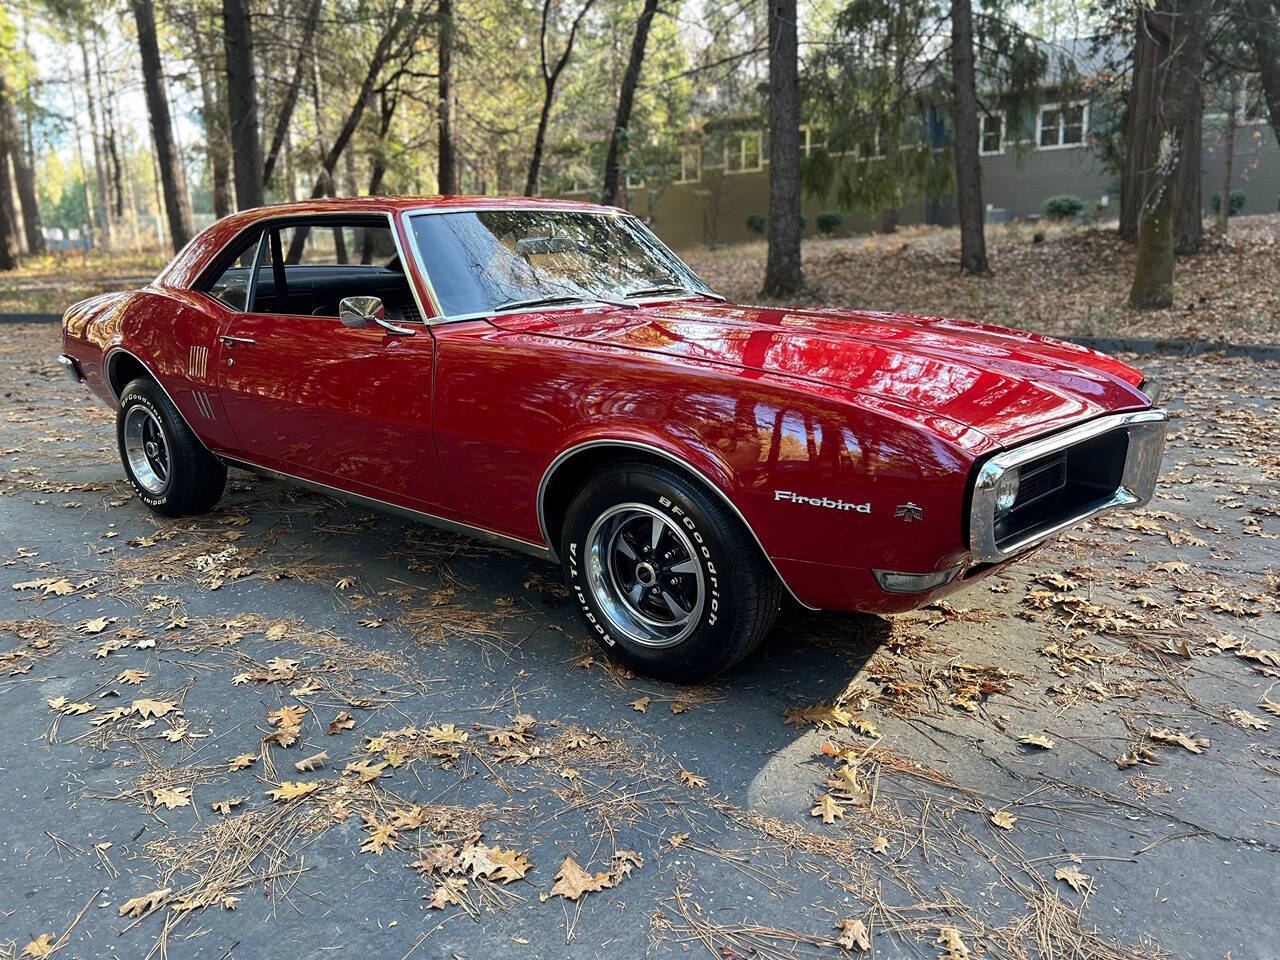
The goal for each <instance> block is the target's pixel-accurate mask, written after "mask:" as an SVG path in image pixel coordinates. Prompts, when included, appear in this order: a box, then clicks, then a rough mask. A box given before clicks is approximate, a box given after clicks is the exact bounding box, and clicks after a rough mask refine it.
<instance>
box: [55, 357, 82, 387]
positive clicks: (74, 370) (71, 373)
mask: <svg viewBox="0 0 1280 960" xmlns="http://www.w3.org/2000/svg"><path fill="white" fill-rule="evenodd" d="M58 362H59V363H61V364H62V369H63V370H65V371H66V373H67V379H68V380H70V381H71V382H72V383H84V377H83V376H82V375H81V373H80V365H79V364H78V363H76V361H75V357H69V356H67V355H66V354H65V353H64V354H63V355H62V356H60V357H58Z"/></svg>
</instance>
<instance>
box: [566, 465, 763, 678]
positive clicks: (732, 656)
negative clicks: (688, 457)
mask: <svg viewBox="0 0 1280 960" xmlns="http://www.w3.org/2000/svg"><path fill="white" fill-rule="evenodd" d="M561 556H562V558H563V563H564V568H565V576H566V577H567V579H568V581H569V587H570V589H571V590H572V591H573V593H574V597H575V599H576V600H577V602H578V607H579V610H580V612H581V613H582V616H583V618H584V619H585V620H586V623H587V627H588V629H589V630H590V631H591V633H592V636H594V637H595V639H596V640H597V642H598V643H600V645H601V646H603V647H604V649H605V650H606V651H608V653H609V654H610V655H611V656H613V657H614V658H616V659H618V660H620V661H622V662H623V663H625V664H626V665H627V666H630V667H633V668H634V669H636V670H638V671H640V672H643V673H646V674H649V675H651V676H657V677H661V678H664V679H670V680H684V681H693V680H700V679H704V678H706V677H710V676H714V675H715V674H717V673H720V672H722V671H724V670H727V669H729V668H730V667H732V666H733V665H734V664H736V663H737V662H739V661H740V660H742V659H743V658H745V657H746V656H747V655H748V654H750V653H751V652H752V651H753V650H754V649H755V648H756V647H757V646H758V645H759V644H760V642H761V641H762V640H763V639H764V637H765V635H766V634H767V633H768V632H769V629H770V627H771V626H772V625H773V621H774V618H775V616H776V615H777V611H778V605H779V602H780V600H781V594H782V587H781V584H780V583H779V582H778V578H777V577H776V576H775V575H774V573H773V571H772V570H771V569H770V568H769V566H768V565H767V564H766V563H765V560H764V558H763V556H761V553H760V549H759V547H758V545H757V544H756V543H755V541H754V540H753V539H752V538H751V536H750V534H749V533H748V532H747V530H746V529H745V528H744V526H743V524H742V523H741V521H740V520H739V519H738V518H737V517H736V516H734V515H733V514H732V513H731V512H730V511H729V510H728V509H727V508H726V507H725V505H724V504H723V503H721V502H720V501H719V500H718V499H716V498H715V497H714V496H711V495H710V494H708V493H707V492H706V491H705V490H703V489H702V488H701V487H700V486H699V485H697V484H695V483H693V482H691V481H690V480H689V479H688V478H686V477H685V476H684V475H683V474H681V473H678V472H677V471H675V470H672V469H670V468H667V467H663V466H659V465H657V464H653V463H648V462H644V461H636V462H630V461H628V462H624V463H618V464H613V465H610V466H608V467H606V468H604V469H603V470H601V471H599V472H598V473H596V474H594V475H592V476H591V477H590V479H588V481H587V482H586V484H585V485H584V486H583V488H582V489H581V490H580V491H579V492H578V495H577V496H576V497H574V499H573V502H572V503H571V504H570V506H569V510H568V513H567V514H566V518H565V526H564V536H563V543H562V545H561Z"/></svg>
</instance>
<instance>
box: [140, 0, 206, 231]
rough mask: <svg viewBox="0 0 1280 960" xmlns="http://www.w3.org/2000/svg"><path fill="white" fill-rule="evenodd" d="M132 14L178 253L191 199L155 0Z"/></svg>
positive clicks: (145, 1) (144, 2) (143, 1)
mask: <svg viewBox="0 0 1280 960" xmlns="http://www.w3.org/2000/svg"><path fill="white" fill-rule="evenodd" d="M133 18H134V21H135V22H136V23H137V26H138V49H139V52H140V53H141V54H142V86H143V89H144V91H145V93H146V97H147V113H148V114H150V116H151V135H152V138H153V139H154V141H155V148H156V152H155V158H156V166H157V168H158V170H159V175H160V185H161V188H162V189H163V191H164V206H165V211H166V213H167V215H168V220H169V237H170V239H171V241H172V243H173V250H174V252H175V253H176V252H177V251H179V250H181V249H182V248H183V247H184V246H186V244H187V241H188V240H190V239H191V232H192V228H191V199H190V198H189V197H188V196H187V182H186V177H185V176H183V172H182V158H181V157H179V156H178V148H177V144H176V143H175V142H174V139H173V121H172V119H171V118H170V116H169V97H168V95H167V94H166V93H165V89H164V74H163V72H162V68H161V65H160V47H159V45H158V44H157V43H156V17H155V10H154V8H153V7H152V0H133Z"/></svg>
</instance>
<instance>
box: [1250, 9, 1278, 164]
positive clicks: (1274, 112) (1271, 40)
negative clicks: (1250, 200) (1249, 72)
mask: <svg viewBox="0 0 1280 960" xmlns="http://www.w3.org/2000/svg"><path fill="white" fill-rule="evenodd" d="M1245 15H1246V16H1247V17H1248V18H1249V21H1250V22H1249V29H1248V32H1249V34H1250V35H1251V36H1252V37H1253V50H1254V53H1255V54H1256V55H1257V58H1258V73H1259V74H1260V75H1261V77H1262V92H1263V95H1264V96H1265V98H1266V101H1267V114H1268V115H1269V116H1270V118H1271V132H1272V133H1273V134H1274V135H1275V138H1276V143H1278V144H1280V31H1278V30H1277V23H1276V21H1277V18H1276V7H1275V0H1245Z"/></svg>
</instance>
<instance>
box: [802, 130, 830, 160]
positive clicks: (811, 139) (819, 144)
mask: <svg viewBox="0 0 1280 960" xmlns="http://www.w3.org/2000/svg"><path fill="white" fill-rule="evenodd" d="M826 148H827V131H826V128H824V127H817V126H811V125H809V124H805V125H804V126H802V127H801V128H800V149H801V150H802V151H804V155H805V156H806V157H808V156H811V155H812V154H813V153H814V152H815V151H817V150H825V149H826Z"/></svg>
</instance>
